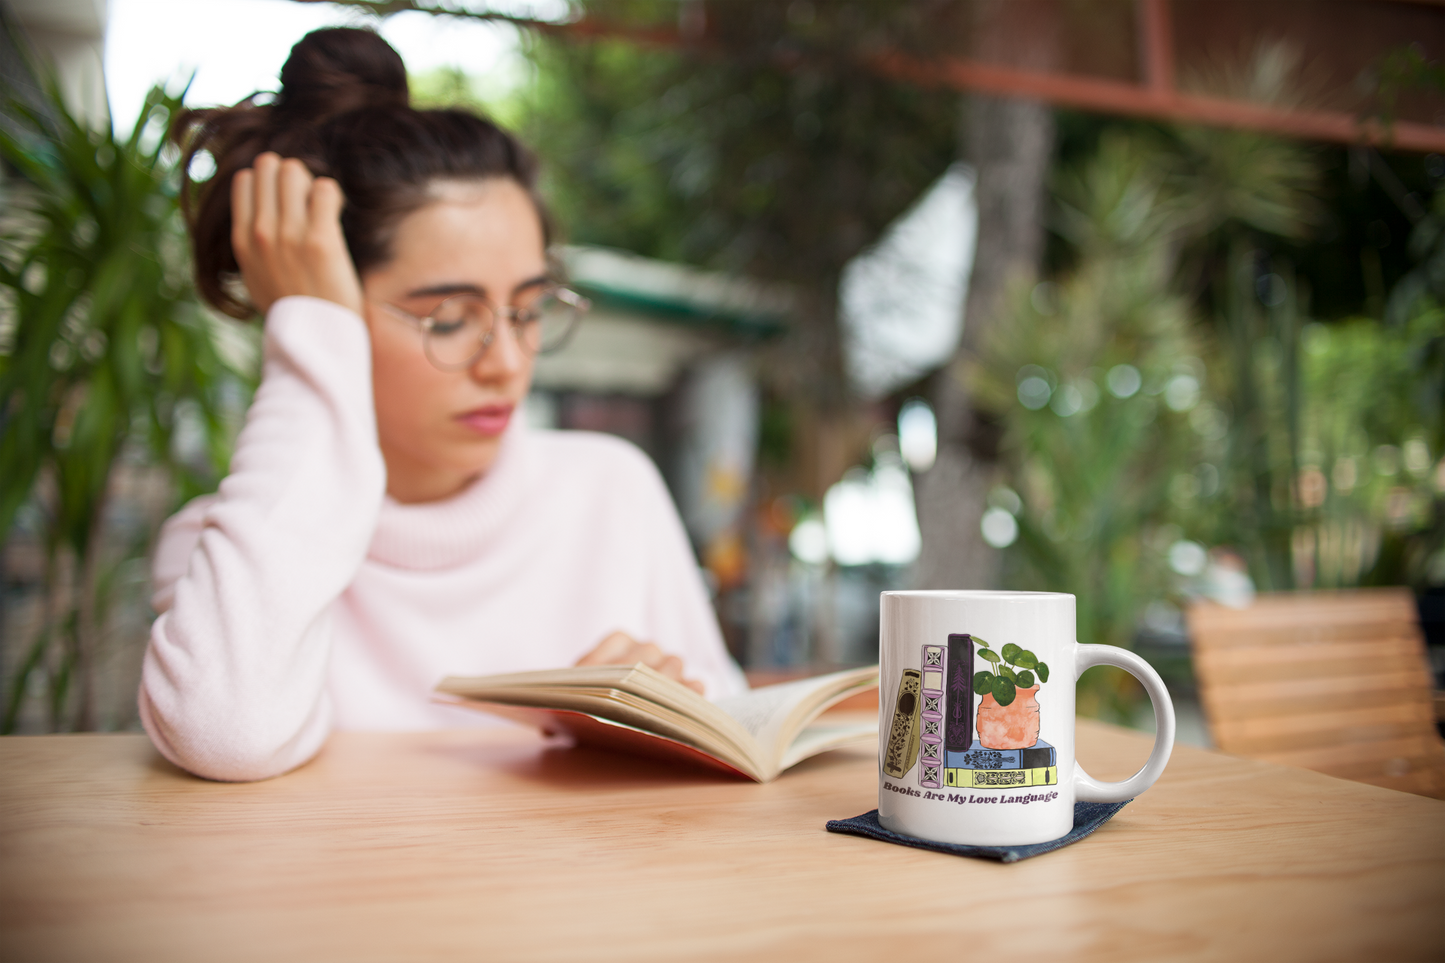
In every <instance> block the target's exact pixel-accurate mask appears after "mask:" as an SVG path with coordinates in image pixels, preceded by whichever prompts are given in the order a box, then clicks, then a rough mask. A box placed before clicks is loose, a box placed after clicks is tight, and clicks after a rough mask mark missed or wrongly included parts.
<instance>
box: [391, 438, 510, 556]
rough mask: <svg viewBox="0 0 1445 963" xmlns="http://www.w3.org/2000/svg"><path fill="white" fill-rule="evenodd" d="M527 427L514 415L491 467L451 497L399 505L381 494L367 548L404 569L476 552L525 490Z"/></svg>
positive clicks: (499, 525) (493, 539)
mask: <svg viewBox="0 0 1445 963" xmlns="http://www.w3.org/2000/svg"><path fill="white" fill-rule="evenodd" d="M528 447H529V446H528V444H527V428H526V426H525V425H524V424H523V423H522V419H520V418H518V419H516V420H515V421H514V422H513V423H512V425H511V426H510V427H509V428H508V429H507V433H506V434H505V435H503V436H502V444H501V447H500V448H499V449H498V450H497V460H496V461H495V462H493V463H492V467H491V469H490V470H489V471H488V472H487V473H486V474H485V475H483V476H482V477H480V478H478V479H477V480H476V481H474V482H472V484H470V485H468V486H467V487H466V488H464V489H462V490H461V491H460V492H458V493H457V494H455V495H453V496H452V497H451V498H447V499H444V500H442V501H437V502H424V503H421V504H416V505H403V504H402V503H400V502H398V501H396V500H395V499H393V498H392V497H391V496H390V495H388V496H386V499H385V501H384V502H383V503H382V506H381V515H380V517H379V518H378V520H377V525H376V533H375V535H373V537H372V540H371V547H370V549H369V550H368V552H367V555H368V557H369V558H370V559H371V560H372V561H376V562H380V563H382V564H383V565H390V566H394V567H396V568H406V569H418V570H425V569H444V568H452V567H454V566H457V565H460V564H462V563H464V562H466V561H467V560H469V559H472V558H475V557H477V555H478V554H480V553H481V552H482V550H483V549H484V547H485V546H486V545H487V544H488V543H489V542H494V541H495V537H496V534H497V532H498V530H499V529H500V528H501V526H503V525H504V524H506V522H507V521H508V520H509V519H511V518H512V517H514V516H515V514H516V511H517V508H518V507H519V505H520V503H521V501H522V498H523V496H524V494H525V493H526V490H527V463H528V460H529V459H528Z"/></svg>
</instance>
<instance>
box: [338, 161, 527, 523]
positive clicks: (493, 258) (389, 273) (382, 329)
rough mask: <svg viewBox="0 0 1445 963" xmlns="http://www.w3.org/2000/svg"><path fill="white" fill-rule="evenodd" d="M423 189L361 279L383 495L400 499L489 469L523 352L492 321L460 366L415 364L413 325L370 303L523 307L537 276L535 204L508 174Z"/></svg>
mask: <svg viewBox="0 0 1445 963" xmlns="http://www.w3.org/2000/svg"><path fill="white" fill-rule="evenodd" d="M433 194H434V196H435V198H436V200H435V201H433V202H432V203H430V204H428V205H427V206H425V207H423V208H420V209H419V210H417V211H414V212H413V213H411V214H409V215H407V216H406V217H405V218H403V219H402V221H401V222H400V224H399V225H398V227H397V232H396V237H395V240H394V246H393V251H394V253H395V256H394V257H393V258H392V260H391V261H389V262H388V263H387V264H385V265H383V266H381V267H378V268H375V269H373V270H371V271H368V272H367V274H366V276H365V277H364V278H363V279H362V289H363V291H364V293H365V295H366V323H367V327H368V328H369V329H370V331H371V356H372V384H373V389H374V392H375V396H376V421H377V432H378V434H379V436H380V442H381V453H382V456H383V457H384V458H385V459H386V470H387V492H388V493H389V494H390V495H391V496H392V497H393V498H395V499H396V500H397V501H400V502H407V503H410V502H426V501H434V500H436V499H440V498H446V497H448V496H450V495H453V494H456V493H457V492H458V491H460V490H461V489H462V488H464V487H466V485H467V484H469V483H470V482H471V481H472V480H473V479H475V478H477V477H478V476H479V475H482V474H484V473H485V472H486V471H487V469H489V468H490V467H491V466H492V462H493V461H494V460H495V459H496V457H497V450H498V448H499V447H500V445H501V439H502V433H503V432H504V431H505V430H506V428H507V425H508V423H509V422H510V421H511V419H512V418H514V417H517V416H518V415H519V410H518V409H519V406H520V405H521V403H522V399H523V398H525V397H526V394H527V388H528V386H529V385H530V384H531V380H532V357H531V356H530V355H529V354H528V353H527V352H526V351H525V350H524V349H523V348H522V346H521V345H519V344H518V343H517V341H516V339H515V337H513V332H512V327H511V325H510V324H508V323H506V322H505V321H499V322H498V323H497V332H496V337H495V339H494V340H493V341H492V343H491V345H490V347H488V348H487V350H486V352H485V353H484V354H483V355H482V356H481V357H480V358H478V359H477V360H476V361H475V362H474V363H473V364H472V365H471V366H470V367H468V368H466V369H464V370H461V371H442V370H440V369H438V368H436V367H435V366H433V365H432V363H431V362H430V361H428V360H427V357H426V354H425V352H424V351H423V348H422V332H421V331H420V330H418V329H417V328H416V327H414V326H413V325H410V324H408V323H407V322H405V321H403V320H402V319H401V318H398V317H397V316H396V315H395V314H393V313H392V312H390V311H388V310H386V308H384V307H382V306H381V303H389V304H392V305H395V306H396V307H399V308H401V309H403V310H404V311H407V312H409V313H411V314H412V315H414V316H416V317H418V318H421V317H425V316H426V315H427V314H429V313H430V312H431V311H432V310H433V309H434V308H435V307H436V306H437V305H438V304H440V303H441V301H442V300H443V299H445V298H447V297H450V296H453V295H457V294H479V295H482V296H484V297H485V298H486V299H487V300H488V301H489V302H491V303H492V304H493V305H494V306H497V307H503V306H507V305H520V304H526V303H527V302H528V301H530V300H531V299H533V298H535V297H536V296H537V294H538V292H539V291H540V290H541V288H542V287H543V285H544V284H545V282H546V273H547V267H546V255H545V252H544V249H543V239H542V225H541V222H540V220H539V218H538V216H537V210H536V208H535V207H534V206H533V204H532V201H531V198H529V197H528V196H527V193H526V191H524V190H523V189H522V188H521V187H520V186H518V185H517V183H516V182H515V181H512V180H509V179H503V178H492V179H488V180H484V181H469V182H445V183H438V184H437V185H435V187H434V189H433Z"/></svg>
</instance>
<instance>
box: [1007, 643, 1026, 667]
mask: <svg viewBox="0 0 1445 963" xmlns="http://www.w3.org/2000/svg"><path fill="white" fill-rule="evenodd" d="M1023 651H1024V650H1023V649H1021V648H1019V647H1018V646H1016V645H1014V644H1013V643H1012V642H1010V643H1008V644H1007V645H1005V646H1004V647H1003V657H1004V661H1006V662H1013V663H1017V662H1018V660H1019V656H1020V655H1022V654H1023Z"/></svg>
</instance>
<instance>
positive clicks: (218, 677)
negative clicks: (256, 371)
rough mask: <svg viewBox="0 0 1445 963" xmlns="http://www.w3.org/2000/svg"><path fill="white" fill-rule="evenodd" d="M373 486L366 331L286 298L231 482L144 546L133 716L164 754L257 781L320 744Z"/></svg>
mask: <svg viewBox="0 0 1445 963" xmlns="http://www.w3.org/2000/svg"><path fill="white" fill-rule="evenodd" d="M385 488H386V469H385V466H384V464H383V462H382V459H381V452H380V449H379V448H378V446H377V440H376V415H375V409H374V407H373V404H372V394H371V353H370V340H369V338H368V336H367V332H366V327H365V324H364V323H363V322H362V320H361V319H360V318H359V317H357V316H356V315H355V314H354V313H352V312H350V311H348V310H346V309H345V308H341V307H339V306H337V305H335V304H332V303H331V302H329V301H322V300H318V299H315V298H306V297H290V298H283V299H282V300H280V301H278V302H276V304H275V305H273V306H272V308H271V311H270V313H269V314H268V316H267V319H266V331H265V348H264V366H263V372H262V380H261V386H260V388H259V389H258V390H257V392H256V397H255V400H254V402H253V403H252V405H251V408H250V411H249V412H248V413H247V416H246V424H245V427H244V429H243V430H242V431H241V434H240V437H239V438H238V439H237V445H236V452H235V455H234V457H233V459H232V463H231V473H230V474H229V475H228V476H227V477H226V478H225V480H223V481H222V482H221V485H220V490H219V491H218V492H217V494H216V495H214V496H211V497H208V498H206V499H198V500H197V501H196V502H193V503H192V504H191V505H190V506H188V507H187V508H186V509H185V510H183V511H182V512H181V513H180V514H179V515H177V516H176V517H175V518H174V519H172V520H171V522H170V523H168V524H167V526H166V528H165V530H164V531H163V533H162V537H161V543H160V545H159V547H158V549H157V552H156V557H155V566H154V567H155V605H156V608H157V611H158V612H159V613H160V614H159V616H158V617H157V619H156V621H155V623H154V625H153V626H152V628H151V637H150V644H149V645H148V647H147V649H146V654H145V662H144V666H143V668H142V674H141V687H140V714H141V721H142V722H143V724H144V725H145V729H146V732H147V733H148V734H149V735H150V737H151V740H152V741H153V742H154V743H155V745H156V747H157V748H158V749H159V750H160V752H161V753H162V754H163V755H164V756H165V757H166V758H167V759H169V760H171V761H172V762H174V763H175V764H176V765H178V766H181V767H182V768H184V769H187V770H189V771H191V772H193V773H195V774H197V775H200V776H205V777H207V778H210V779H223V780H250V779H265V778H267V777H270V776H276V775H279V774H281V773H283V772H286V771H287V770H289V769H292V768H294V767H296V766H298V765H300V764H302V763H303V762H306V761H307V760H308V759H310V758H311V757H312V756H313V755H315V754H316V752H317V751H318V750H319V749H320V748H321V745H322V743H323V742H325V740H326V737H327V735H328V733H329V731H330V727H331V706H330V703H329V700H328V697H327V694H326V680H327V670H328V662H329V658H330V645H331V639H330V636H331V625H330V612H331V608H332V604H333V603H334V602H335V600H336V599H337V598H338V597H339V596H340V595H341V593H342V592H343V591H345V589H346V587H347V586H348V585H349V584H350V583H351V582H352V581H353V579H354V578H355V576H356V573H357V570H358V569H359V568H360V567H361V564H362V562H363V560H364V559H365V557H366V551H367V547H368V545H369V544H370V542H371V539H372V534H373V532H374V530H375V528H376V520H377V516H378V513H379V512H380V509H381V503H382V498H383V496H384V492H385Z"/></svg>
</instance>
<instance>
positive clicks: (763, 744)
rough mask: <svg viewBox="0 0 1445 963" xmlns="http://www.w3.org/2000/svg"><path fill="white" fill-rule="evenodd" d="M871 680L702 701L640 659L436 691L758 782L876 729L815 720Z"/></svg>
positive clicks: (863, 676)
mask: <svg viewBox="0 0 1445 963" xmlns="http://www.w3.org/2000/svg"><path fill="white" fill-rule="evenodd" d="M877 685H878V667H877V666H868V667H866V668H861V669H849V670H847V671H844V672H834V673H832V674H831V675H821V676H816V677H814V678H811V679H799V680H797V681H795V682H783V683H779V684H778V685H769V686H763V687H761V688H757V689H752V690H750V691H748V692H745V693H743V694H741V695H737V696H732V697H730V698H727V699H719V700H718V701H717V702H709V701H708V700H707V699H704V698H703V697H702V696H700V695H698V694H697V693H696V692H693V691H692V690H691V689H689V688H688V687H687V686H685V685H683V684H681V683H680V682H674V681H673V680H671V679H669V678H667V677H666V676H664V675H662V674H661V673H660V672H657V671H655V670H653V669H650V668H648V667H647V666H645V665H643V664H642V663H638V664H637V665H634V666H620V665H595V666H578V667H573V668H570V669H548V670H546V671H542V672H518V673H514V674H511V675H489V676H481V677H477V678H461V677H457V676H452V677H449V678H447V679H444V680H442V683H441V685H439V686H437V688H436V691H437V697H438V699H439V700H441V701H445V702H453V703H456V704H459V705H465V706H471V707H473V708H477V709H481V710H483V711H485V712H490V713H492V714H494V715H499V716H504V717H506V718H509V719H512V720H514V721H517V722H522V723H525V724H528V725H533V726H536V727H537V728H539V729H543V730H547V731H550V732H564V733H567V734H569V735H571V736H572V737H573V738H574V739H576V740H577V741H578V742H581V743H589V744H593V745H601V746H605V747H608V748H614V749H622V750H624V751H631V752H640V753H645V754H648V755H661V756H665V757H669V758H675V759H687V760H690V761H694V762H703V763H708V764H711V765H714V766H720V767H722V768H723V769H726V770H729V771H731V772H735V773H738V774H740V775H744V776H747V777H748V778H749V779H755V780H757V781H758V782H767V781H768V780H770V779H773V778H774V777H776V776H777V775H778V773H780V772H782V771H783V770H785V769H787V768H789V767H790V766H793V765H796V764H797V763H799V762H802V761H803V760H804V759H807V758H808V757H810V756H814V755H817V754H818V753H820V752H825V751H827V750H829V749H836V748H838V747H840V746H846V745H858V744H863V745H866V744H868V743H869V742H871V741H873V740H874V739H875V738H877V735H878V723H877V721H876V719H873V718H864V719H857V718H854V719H840V720H839V721H837V722H826V721H825V722H816V721H815V720H816V719H817V717H818V716H819V714H821V713H822V712H823V711H824V710H825V709H827V708H828V707H829V706H832V705H834V704H836V703H838V702H841V701H842V700H844V699H846V698H848V697H849V696H851V695H856V694H857V693H860V692H865V691H867V690H868V689H871V688H874V687H876V686H877Z"/></svg>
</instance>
